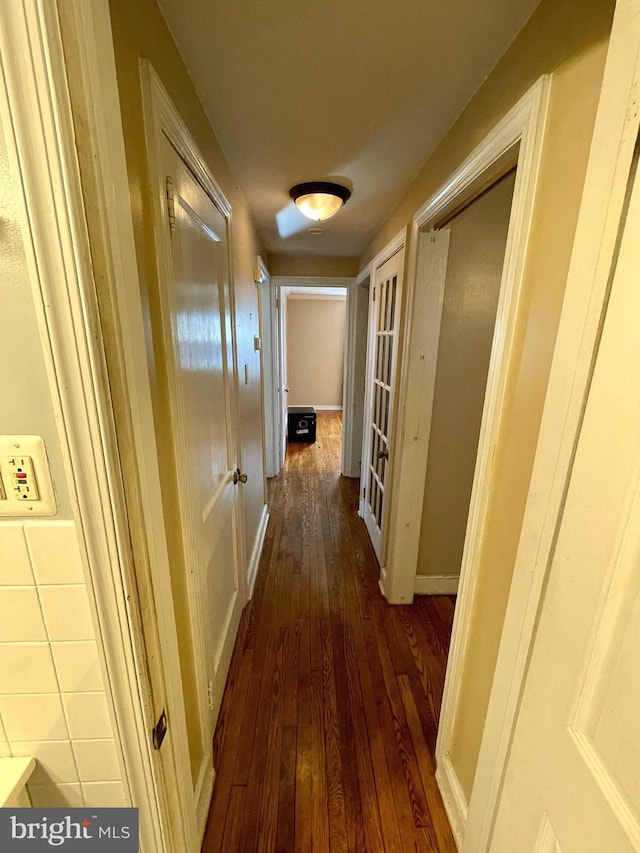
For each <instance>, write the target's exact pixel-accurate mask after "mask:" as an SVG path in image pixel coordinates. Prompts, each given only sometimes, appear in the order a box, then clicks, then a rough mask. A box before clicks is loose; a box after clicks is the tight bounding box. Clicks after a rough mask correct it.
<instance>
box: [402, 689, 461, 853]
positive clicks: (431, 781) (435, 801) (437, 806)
mask: <svg viewBox="0 0 640 853" xmlns="http://www.w3.org/2000/svg"><path fill="white" fill-rule="evenodd" d="M398 687H399V689H400V694H401V696H402V703H403V705H404V709H405V714H406V717H407V724H408V726H409V731H410V732H411V740H412V741H413V745H414V749H415V753H416V757H417V762H418V766H419V768H420V774H421V776H422V781H423V784H424V789H425V791H426V794H427V802H428V807H429V813H430V815H431V819H432V825H433V828H434V830H435V834H436V838H437V843H438V846H437V847H436V848H435V849H436V850H438V851H440V853H457V848H456V844H455V841H454V838H453V833H452V832H451V827H450V826H449V822H448V821H447V820H443V819H442V818H443V815H444V804H443V802H442V796H441V795H440V789H439V788H438V785H437V784H436V777H435V770H434V764H433V761H432V759H431V754H430V752H429V747H428V746H427V742H426V740H425V737H424V731H423V729H422V723H421V722H420V715H419V713H418V708H417V706H416V700H415V698H414V695H413V689H412V686H411V682H410V681H409V678H408V677H407V676H406V675H399V676H398Z"/></svg>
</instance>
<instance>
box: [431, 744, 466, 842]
mask: <svg viewBox="0 0 640 853" xmlns="http://www.w3.org/2000/svg"><path fill="white" fill-rule="evenodd" d="M436 782H437V783H438V787H439V788H440V793H441V794H442V802H443V803H444V807H445V810H446V812H447V817H448V818H449V823H450V824H451V831H452V832H453V837H454V839H455V842H456V844H457V846H458V850H460V848H461V847H462V842H463V839H464V831H465V826H466V824H467V817H468V814H469V806H468V804H467V799H466V797H465V795H464V792H463V790H462V785H461V784H460V780H459V779H458V775H457V773H456V771H455V769H454V767H453V764H452V763H451V758H450V757H449V755H448V754H447V755H443V756H442V757H441V758H440V759H438V766H437V769H436Z"/></svg>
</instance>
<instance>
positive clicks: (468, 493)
mask: <svg viewBox="0 0 640 853" xmlns="http://www.w3.org/2000/svg"><path fill="white" fill-rule="evenodd" d="M548 83H549V81H548V79H547V78H541V79H540V80H539V81H538V83H537V84H536V85H535V86H533V87H532V89H531V90H530V91H529V92H528V93H527V94H526V95H525V96H524V97H523V98H522V99H521V101H519V102H518V103H517V104H516V105H515V106H514V108H513V109H512V110H511V112H510V113H508V114H507V115H506V116H505V118H504V119H503V120H502V121H501V122H500V123H499V124H498V125H497V126H496V127H495V128H494V130H493V131H492V132H491V133H490V134H489V135H488V136H487V137H486V139H485V140H484V141H483V142H482V143H481V144H480V145H479V146H478V148H477V149H476V150H475V151H473V152H472V154H471V155H470V156H469V157H468V158H467V160H465V161H464V162H463V163H462V164H461V165H460V166H459V168H458V169H457V170H456V171H455V172H454V173H453V174H452V175H451V176H450V177H449V179H448V180H447V181H446V182H445V183H444V184H443V185H442V187H441V188H440V189H439V190H438V191H437V192H436V193H434V195H433V196H432V197H431V198H430V199H429V200H428V201H427V202H426V203H425V205H424V206H423V207H422V208H421V209H420V210H419V211H417V213H416V214H415V216H414V221H413V228H412V238H413V239H412V242H411V245H412V256H411V257H410V259H409V268H410V270H411V273H410V274H409V276H408V287H409V291H410V293H409V296H408V298H407V319H406V330H407V332H406V335H405V340H404V344H403V376H402V379H401V381H400V383H399V389H398V393H399V404H398V411H399V412H400V413H401V414H402V424H401V425H399V429H398V435H399V440H398V448H397V458H396V460H395V461H394V465H393V474H392V483H391V487H392V494H393V515H392V518H391V521H390V524H389V528H388V542H387V548H386V560H387V564H386V567H385V568H386V583H385V586H384V591H385V593H386V595H387V598H388V599H389V601H391V602H392V603H397V604H402V603H407V602H410V601H412V599H413V596H414V594H415V593H430V594H437V593H454V592H456V591H457V593H458V599H457V602H456V613H455V621H454V626H453V636H452V643H451V651H450V655H449V661H448V667H447V679H446V683H445V690H444V695H443V702H442V710H441V717H440V724H439V729H438V742H437V753H436V757H437V778H438V782H439V785H440V788H441V790H442V792H443V796H444V799H445V802H446V803H447V811H448V815H449V818H450V820H451V823H452V826H453V828H454V832H455V834H456V837H457V838H461V837H462V834H463V830H464V826H465V822H466V816H467V810H468V799H469V796H470V791H471V787H472V784H473V775H474V772H475V766H476V763H477V758H478V754H479V750H480V741H481V739H482V722H483V720H484V717H485V713H486V708H487V705H488V700H489V694H490V692H491V688H492V684H493V673H494V668H495V662H496V658H497V650H498V646H499V643H500V635H501V629H502V624H503V620H504V611H505V607H506V601H507V599H508V596H509V588H510V577H511V574H510V572H511V571H512V569H513V562H514V560H515V554H514V555H513V560H511V558H510V553H511V552H509V554H505V553H499V552H495V550H492V552H491V554H488V553H485V551H486V550H487V548H486V547H485V545H486V543H485V535H484V534H485V530H486V523H487V518H488V516H489V509H490V499H491V496H492V493H493V489H494V487H495V485H496V472H495V469H494V465H493V462H494V453H495V449H496V446H497V445H498V443H499V439H500V437H501V435H502V434H503V428H504V424H505V423H506V415H507V406H508V401H509V396H508V381H509V377H510V376H511V375H512V371H513V367H514V362H515V360H516V359H517V356H518V351H519V350H518V341H519V335H520V334H521V331H522V327H521V324H520V322H519V319H520V318H521V307H522V306H523V305H525V304H526V302H525V300H524V298H523V293H524V287H525V285H524V282H525V262H526V253H527V246H528V236H529V233H530V229H531V225H532V220H533V212H534V202H535V195H536V185H537V179H538V173H539V168H540V159H541V153H542V141H543V136H544V127H545V119H546V112H547V103H548V91H549V85H548ZM516 166H517V170H516V171H515V172H514V171H513V170H514V167H516ZM500 197H502V203H501V204H495V202H496V201H499V200H500ZM492 207H495V212H494V214H492V216H495V213H496V212H497V213H499V217H498V218H499V219H501V221H502V225H501V229H502V235H503V236H502V238H501V239H502V246H503V248H502V251H501V253H497V252H496V251H493V252H492V253H489V254H492V255H493V260H492V261H491V263H490V264H489V263H488V261H489V258H487V257H486V255H487V246H488V243H489V242H490V241H488V240H487V238H486V235H484V236H483V233H482V229H481V230H480V231H479V233H478V234H476V236H475V237H473V241H475V243H476V248H475V250H474V255H475V257H471V258H469V257H465V251H462V253H460V251H459V248H458V249H456V248H455V246H456V244H458V243H459V242H460V239H459V238H460V236H461V235H462V236H463V237H464V235H465V232H469V231H470V227H469V226H470V225H472V224H473V220H474V219H477V218H478V216H477V214H478V212H482V210H483V208H489V210H490V209H491V208H492ZM486 212H487V211H485V213H486ZM477 227H478V223H477V222H476V228H477ZM505 228H506V239H505ZM494 243H495V241H494ZM471 245H472V244H471V241H470V234H469V233H468V234H467V235H466V239H464V240H463V246H465V247H467V249H468V248H469V246H471ZM450 249H451V252H450ZM494 249H495V246H494ZM500 254H501V255H502V257H500ZM496 259H498V261H499V263H498V262H497V260H496ZM485 266H488V267H492V268H493V273H492V275H493V276H494V277H495V276H496V275H497V278H498V279H499V287H498V291H497V296H496V292H495V291H493V290H491V289H490V288H488V287H487V286H486V283H485V284H484V285H483V284H482V278H481V277H480V280H479V282H478V286H477V287H475V288H472V291H471V293H472V296H473V298H471V299H469V304H468V303H467V294H465V291H464V289H462V290H460V291H459V295H458V296H457V297H456V291H455V289H453V290H451V292H449V293H447V286H448V285H449V284H450V283H451V281H453V280H455V279H456V278H459V277H460V276H461V274H462V273H464V270H465V268H466V269H467V270H470V271H471V274H472V275H475V274H476V272H477V271H478V268H482V267H485ZM462 278H463V279H464V275H463V276H462ZM411 291H412V292H411ZM456 315H457V321H456V322H455V323H453V325H451V319H452V317H453V319H454V320H455V319H456ZM465 318H466V319H465ZM480 320H482V322H480ZM472 321H473V322H472ZM476 325H477V328H478V329H484V338H483V342H482V344H481V348H480V349H481V352H483V353H484V355H482V358H480V355H479V354H477V353H476V344H477V343H478V342H479V341H477V340H476V336H475V333H474V332H475V329H476ZM454 332H455V333H454ZM455 341H457V345H458V346H459V347H460V348H461V349H460V351H459V352H458V353H456V349H455V347H454V346H453V343H454V342H455ZM467 349H468V350H469V352H468V353H467V352H466V350H467ZM448 350H450V353H451V354H449V355H448V356H447V355H446V353H447V351H448ZM461 354H462V355H461ZM483 361H484V364H483V363H482V362H483ZM478 365H480V366H481V367H482V370H478ZM485 371H486V373H485V374H484V375H485V377H486V388H483V384H482V382H480V384H478V383H477V382H476V385H475V386H474V390H473V391H471V390H470V388H471V380H472V377H473V376H474V375H475V376H476V380H477V377H478V375H482V373H483V372H485ZM447 373H449V378H448V379H447ZM439 374H440V376H439ZM439 380H441V381H439ZM473 398H475V416H474V417H475V427H474V429H473V430H470V431H469V435H468V436H467V439H466V440H467V441H468V445H467V449H466V450H465V451H464V453H462V449H461V448H463V445H462V444H460V443H459V442H460V440H461V438H460V431H461V429H462V426H464V425H465V424H466V422H467V420H468V418H469V410H468V408H467V407H468V405H470V404H471V402H473ZM478 401H479V405H478ZM456 433H458V444H457V447H458V449H457V451H453V450H452V449H451V448H450V447H448V443H449V442H452V445H453V447H454V448H455V447H456V442H455V441H454V439H455V437H456ZM462 456H466V458H467V460H469V461H470V465H468V467H467V469H466V473H465V474H464V477H466V485H465V487H464V489H462V488H461V487H460V486H461V482H460V481H461V480H463V479H464V477H463V476H462V474H459V473H458V472H457V471H456V466H457V465H458V464H459V463H460V462H461V459H462ZM441 463H442V464H441ZM469 469H471V470H469ZM453 474H455V476H453ZM518 475H519V474H518V472H515V473H514V476H518ZM525 477H526V473H523V474H522V475H520V481H519V482H520V483H521V487H522V490H524V491H526V488H527V486H528V480H525ZM443 501H444V502H445V506H444V508H443V509H444V515H442V514H441V515H439V516H438V513H439V511H440V506H439V504H440V503H441V502H443ZM447 502H448V506H447V505H446V503H447ZM425 505H426V506H425ZM429 506H430V507H431V513H432V518H433V514H434V513H435V515H436V519H439V520H437V521H436V523H432V519H427V521H426V523H424V524H423V522H424V520H425V519H424V515H425V510H426V509H428V507H429ZM434 506H435V509H434ZM454 510H455V513H457V518H458V521H457V525H458V536H457V537H453V536H451V538H450V541H448V537H449V534H450V531H451V530H452V528H454V527H455V524H454V523H453V520H454ZM514 512H517V509H516V510H514ZM450 521H451V522H452V524H451V525H450V523H449V522H450ZM513 530H514V539H515V546H514V547H517V532H516V531H517V530H519V527H518V519H517V517H515V516H514V527H513ZM454 542H455V546H454V545H453V543H454ZM487 547H489V546H488V545H487ZM491 547H492V548H494V549H495V543H491ZM449 549H450V550H449ZM419 561H420V562H419ZM495 563H499V564H500V571H497V570H496V569H492V570H491V571H488V570H485V569H484V567H485V565H487V566H488V565H491V566H493V564H495ZM420 566H421V568H420ZM481 569H482V572H481ZM421 571H422V572H424V574H420V572H421ZM488 574H489V575H490V576H491V577H489V580H488V579H487V575H488ZM458 575H459V577H458ZM498 575H500V577H499V578H498V577H497V576H498ZM458 579H459V588H458ZM494 580H495V581H496V582H495V583H494V582H493V581H494ZM480 587H481V588H482V596H480ZM480 611H482V617H483V623H482V628H480V629H479V628H478V614H479V613H480ZM479 637H480V638H481V643H479V642H477V638H479ZM471 681H474V684H473V685H471ZM470 689H471V690H472V693H473V695H472V696H470V694H469V690H470Z"/></svg>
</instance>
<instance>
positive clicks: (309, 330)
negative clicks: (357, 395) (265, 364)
mask: <svg viewBox="0 0 640 853" xmlns="http://www.w3.org/2000/svg"><path fill="white" fill-rule="evenodd" d="M346 319H347V314H346V298H345V297H336V298H328V297H322V298H319V299H309V298H307V297H303V298H300V299H297V298H295V297H294V296H289V298H288V299H287V320H286V322H287V386H288V388H289V394H288V401H289V405H290V406H306V405H312V406H335V407H336V408H338V407H341V406H342V371H343V365H344V336H345V327H346Z"/></svg>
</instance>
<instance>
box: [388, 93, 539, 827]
mask: <svg viewBox="0 0 640 853" xmlns="http://www.w3.org/2000/svg"><path fill="white" fill-rule="evenodd" d="M549 88H550V80H549V78H548V77H542V78H540V80H539V81H538V82H537V83H536V84H535V85H534V86H533V87H532V88H531V89H530V90H529V91H528V92H527V93H526V94H525V95H524V96H523V97H522V98H521V99H520V101H519V102H518V103H517V104H516V105H515V106H514V107H513V109H512V110H511V111H510V112H509V113H508V114H507V115H506V116H505V117H504V118H503V119H502V121H501V122H499V124H498V125H497V126H496V127H495V128H494V130H493V131H492V132H491V133H490V134H489V135H488V136H487V137H486V138H485V139H484V140H483V142H482V143H481V144H480V145H479V146H478V147H477V148H476V149H475V150H474V151H473V152H472V154H471V155H470V156H469V157H468V158H467V160H465V161H464V162H463V163H462V164H461V166H460V167H459V168H458V169H457V170H456V171H455V172H454V173H453V174H452V175H451V177H450V178H449V179H448V180H447V181H446V182H445V183H444V184H443V186H442V187H440V189H439V190H438V191H437V192H436V193H435V194H434V195H433V196H432V197H431V198H430V199H429V200H428V201H427V202H426V203H425V204H424V205H423V207H421V208H420V209H419V210H418V211H417V212H416V214H415V216H414V218H413V223H412V228H411V251H410V259H409V268H410V274H409V277H408V278H409V280H408V287H409V289H410V290H409V293H408V295H407V306H408V309H407V310H408V315H409V316H408V318H407V322H406V326H405V328H407V329H410V330H411V332H410V333H408V334H407V335H406V336H405V341H404V350H403V352H404V358H403V364H404V365H405V368H404V369H403V373H402V379H401V384H400V386H399V394H400V402H399V407H398V408H399V410H400V412H401V413H402V415H401V417H402V430H400V431H399V439H400V441H401V442H402V444H401V445H400V447H398V457H397V465H396V467H395V469H394V494H395V495H397V497H396V499H395V500H394V501H393V504H394V516H393V522H392V524H391V525H390V531H389V547H388V552H387V563H386V570H387V589H388V592H389V600H390V601H391V602H396V603H402V602H406V601H411V600H412V597H413V594H414V591H415V584H416V568H417V557H418V546H419V537H420V527H421V518H422V503H423V500H422V499H423V491H421V490H420V489H418V490H414V489H412V488H411V482H412V475H413V472H415V471H416V470H418V471H426V457H427V454H428V444H427V441H426V440H425V439H424V435H425V434H426V433H427V432H428V430H429V429H430V424H431V410H430V404H429V411H426V412H425V411H424V408H425V406H424V405H423V406H420V405H416V402H417V401H420V400H426V401H432V399H433V396H432V393H430V391H431V392H432V389H430V388H429V387H426V386H425V382H430V383H433V382H434V381H435V372H434V371H428V372H427V371H424V370H423V361H424V360H425V357H426V361H428V362H430V361H433V360H434V354H433V353H431V352H429V354H427V353H425V352H422V351H418V350H419V348H416V347H415V346H413V341H412V339H413V338H414V337H417V333H416V330H415V325H414V324H415V323H416V322H417V321H418V319H419V317H418V312H419V311H420V310H421V308H422V307H423V306H422V302H423V301H424V296H425V295H424V294H423V293H422V292H421V289H420V287H419V286H418V285H417V282H416V279H417V276H418V249H419V246H420V236H421V234H422V233H424V231H425V230H426V229H428V228H429V227H432V226H434V225H435V224H437V223H438V222H439V221H443V219H444V218H445V217H446V215H447V214H448V213H450V212H452V211H453V210H455V209H456V207H458V205H460V204H461V203H462V202H463V201H465V200H467V199H469V198H472V197H473V195H474V194H475V193H476V192H477V190H478V189H479V188H480V187H481V186H482V185H483V184H484V183H485V182H486V181H487V179H491V177H492V176H494V175H496V174H499V173H500V171H501V170H502V169H503V168H504V166H505V165H507V164H508V163H509V162H511V161H514V160H515V159H516V157H517V161H518V171H517V175H516V184H515V189H514V196H513V202H512V211H511V218H510V222H509V232H508V238H507V246H506V251H505V260H504V268H503V274H502V281H501V289H500V298H499V303H498V309H497V314H496V324H495V332H494V341H493V347H492V353H491V360H490V364H489V373H488V380H487V389H486V394H485V403H484V409H483V417H482V425H481V430H480V437H479V443H478V454H477V460H476V469H475V475H474V481H473V489H472V494H471V501H470V506H469V520H468V525H467V532H466V539H465V546H464V553H463V558H462V566H461V578H460V584H459V590H458V602H457V606H456V616H455V621H454V628H453V636H452V642H451V650H450V654H449V662H448V668H447V678H446V682H445V690H444V697H443V705H442V714H441V718H440V727H439V732H438V742H437V748H436V757H437V763H438V771H437V772H438V779H439V782H440V785H441V788H442V791H443V796H444V800H445V804H446V805H447V809H448V812H449V817H450V819H451V822H452V826H453V830H454V834H455V835H456V838H458V839H460V838H461V837H462V832H463V828H464V824H465V821H466V813H467V803H466V802H464V800H463V799H461V788H460V786H459V785H458V784H457V780H455V779H453V778H452V776H451V773H452V770H453V768H452V765H451V764H450V762H448V761H447V760H446V756H447V752H448V748H449V744H450V741H451V736H452V732H453V726H454V721H455V718H456V714H457V710H458V701H459V686H460V679H461V675H462V671H463V668H464V663H465V658H466V653H467V648H468V642H469V636H468V634H469V627H470V618H471V613H472V609H473V602H474V599H475V589H476V582H477V571H478V565H479V560H480V555H481V550H482V543H483V539H484V523H485V519H486V514H487V507H488V501H489V496H490V493H491V486H492V478H491V460H492V456H493V449H494V447H495V444H496V441H497V438H498V433H499V429H500V425H501V417H502V409H503V405H504V399H505V392H506V385H507V376H508V374H509V369H510V364H511V359H512V350H513V345H514V340H515V329H516V320H517V315H518V308H519V301H520V292H521V288H522V282H523V277H524V267H525V261H526V249H527V245H528V235H529V231H530V228H531V222H532V218H533V207H534V200H535V191H536V185H537V180H538V173H539V166H540V159H541V154H542V143H543V135H544V129H545V123H546V116H547V107H548V100H549ZM431 345H432V346H437V341H435V342H434V341H432V342H431ZM418 437H420V438H418ZM396 472H397V474H396ZM409 472H411V474H410V473H409Z"/></svg>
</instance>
